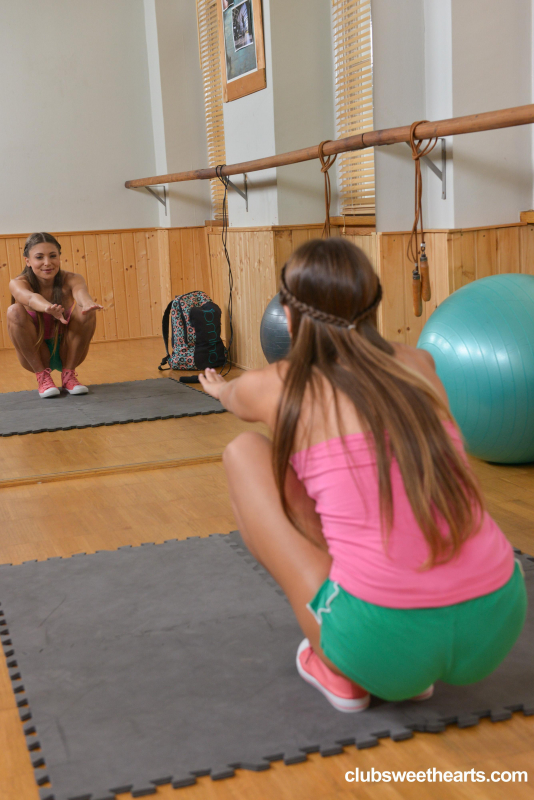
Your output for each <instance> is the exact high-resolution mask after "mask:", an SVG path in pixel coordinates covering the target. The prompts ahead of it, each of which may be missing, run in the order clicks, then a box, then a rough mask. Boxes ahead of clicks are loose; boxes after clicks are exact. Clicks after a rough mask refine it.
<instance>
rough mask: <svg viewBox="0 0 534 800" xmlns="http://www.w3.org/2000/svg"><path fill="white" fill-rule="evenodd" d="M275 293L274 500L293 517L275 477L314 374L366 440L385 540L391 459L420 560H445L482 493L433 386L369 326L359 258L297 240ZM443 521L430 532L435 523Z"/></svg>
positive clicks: (283, 467)
mask: <svg viewBox="0 0 534 800" xmlns="http://www.w3.org/2000/svg"><path fill="white" fill-rule="evenodd" d="M280 298H281V301H282V303H283V304H284V305H286V306H288V308H289V310H290V314H291V327H292V343H291V350H290V353H289V356H288V359H287V361H288V369H287V372H286V374H285V377H284V388H283V392H282V397H281V400H280V404H279V408H278V415H277V419H276V425H275V432H274V442H273V466H274V473H275V477H276V482H277V486H278V490H279V492H280V497H281V499H282V505H283V508H284V511H285V513H286V515H287V516H288V518H289V519H290V520H291V521H292V522H295V520H294V517H293V515H292V513H291V509H290V507H289V504H288V501H287V498H286V495H285V490H284V484H285V476H286V471H287V467H288V463H289V458H290V455H291V452H292V449H293V444H294V440H295V433H296V430H297V424H298V420H299V415H300V411H301V406H302V401H303V399H304V395H305V393H306V391H308V390H309V391H310V393H311V400H312V402H313V403H315V402H316V401H317V400H319V402H320V400H321V397H322V395H323V392H322V389H321V387H322V386H323V385H324V384H323V380H322V379H326V380H327V381H328V383H329V384H330V386H331V387H332V390H333V393H334V400H335V408H336V414H337V422H338V426H339V430H340V434H341V435H343V426H342V421H341V419H340V414H339V404H338V403H339V394H340V393H341V394H343V395H345V396H346V397H348V398H349V400H351V401H352V403H353V404H354V407H355V409H356V412H357V414H358V417H359V419H360V421H361V423H362V426H363V428H364V430H365V431H366V433H367V436H368V439H369V444H370V445H372V446H374V449H375V451H376V461H377V470H378V484H379V496H380V513H381V517H382V520H383V525H384V528H385V531H386V533H385V538H386V539H387V534H388V533H389V531H390V530H391V525H392V521H393V496H392V487H391V474H390V472H391V461H392V459H393V458H395V460H396V461H397V463H398V466H399V468H400V472H401V475H402V479H403V482H404V487H405V490H406V494H407V497H408V500H409V502H410V505H411V508H412V511H413V513H414V516H415V519H416V521H417V523H418V525H419V527H420V529H421V531H422V532H423V535H424V536H425V539H426V541H427V542H428V546H429V550H430V556H429V559H428V561H427V562H426V564H425V565H424V566H425V567H427V568H428V567H432V566H434V565H435V564H438V563H445V562H447V561H449V560H450V559H451V558H453V557H454V556H455V555H456V554H457V553H458V552H459V550H460V548H461V546H462V544H463V543H464V542H465V541H466V540H467V539H468V538H469V537H470V536H472V535H474V533H476V531H477V530H478V528H479V525H480V522H481V518H482V509H483V500H482V497H481V494H480V491H479V489H478V486H477V484H476V481H475V479H474V477H473V475H472V474H471V472H470V471H469V468H468V467H467V465H466V464H465V462H464V460H463V457H462V455H461V454H460V453H459V452H458V450H457V449H456V447H455V445H454V444H453V442H452V441H451V439H450V437H449V436H448V434H447V432H446V430H445V429H444V427H443V423H442V419H443V418H446V419H449V420H451V419H452V418H451V415H450V412H449V411H448V409H447V408H446V406H445V404H444V403H443V402H442V400H441V399H440V398H439V396H438V395H437V393H436V392H435V390H434V388H433V387H432V386H431V384H430V383H429V382H427V381H426V380H425V378H424V377H423V376H422V375H420V374H419V373H417V372H416V371H413V370H410V369H409V368H408V367H406V366H404V365H403V364H401V363H400V362H399V361H398V360H397V359H396V358H395V351H394V348H393V347H392V345H391V344H390V343H389V342H387V341H386V340H385V339H383V338H382V336H381V335H380V334H379V332H378V330H377V327H376V325H377V306H378V303H379V301H380V298H381V287H380V282H379V280H378V277H377V275H376V273H375V272H374V270H373V268H372V266H371V264H370V262H369V259H368V258H367V256H366V255H365V254H364V253H363V252H362V251H361V250H359V249H358V248H356V247H354V246H353V245H352V244H350V243H349V242H347V241H346V240H345V239H342V238H331V239H326V240H319V239H318V240H314V241H310V242H307V243H306V244H304V245H302V247H299V249H298V250H296V251H295V253H293V255H292V256H291V258H290V259H289V261H288V262H287V264H286V265H285V267H284V270H283V271H282V280H281V289H280ZM440 520H441V521H442V523H443V522H444V523H445V524H446V526H447V528H448V535H447V536H444V535H443V534H442V532H441V531H440V527H439V521H440Z"/></svg>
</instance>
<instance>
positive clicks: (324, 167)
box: [319, 139, 337, 239]
mask: <svg viewBox="0 0 534 800" xmlns="http://www.w3.org/2000/svg"><path fill="white" fill-rule="evenodd" d="M331 141H332V139H325V140H324V142H321V144H320V145H319V159H320V161H321V172H322V173H323V174H324V205H325V213H326V216H325V221H324V227H323V239H328V237H329V236H330V201H331V199H332V189H331V187H330V175H329V174H328V170H329V169H330V167H331V166H332V164H333V163H334V161H335V160H336V158H337V153H336V155H334V156H328V158H325V154H324V149H323V148H324V146H325V144H326V143H327V142H331Z"/></svg>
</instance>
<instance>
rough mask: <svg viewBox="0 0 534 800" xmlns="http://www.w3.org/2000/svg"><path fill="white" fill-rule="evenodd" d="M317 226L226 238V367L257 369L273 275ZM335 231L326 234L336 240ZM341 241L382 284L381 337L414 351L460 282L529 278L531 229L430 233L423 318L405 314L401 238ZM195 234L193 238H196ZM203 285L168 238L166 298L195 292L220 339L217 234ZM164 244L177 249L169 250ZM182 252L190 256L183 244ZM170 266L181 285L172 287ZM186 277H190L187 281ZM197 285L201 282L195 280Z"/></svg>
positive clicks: (407, 289)
mask: <svg viewBox="0 0 534 800" xmlns="http://www.w3.org/2000/svg"><path fill="white" fill-rule="evenodd" d="M321 228H322V226H321V225H310V226H298V227H295V228H289V227H279V228H277V227H273V228H270V229H249V230H239V229H236V230H232V229H230V231H229V232H228V251H229V254H230V258H231V261H232V270H233V275H234V313H233V322H234V344H233V347H232V360H233V361H234V363H236V364H237V365H239V366H241V367H245V368H247V369H256V368H260V367H262V366H264V365H265V359H264V356H263V353H262V351H261V346H260V338H259V330H260V323H261V318H262V316H263V312H264V310H265V307H266V306H267V303H268V302H269V301H270V300H271V298H272V297H273V296H274V295H275V294H276V292H277V291H278V281H279V278H280V270H281V268H282V266H283V265H284V263H285V262H286V261H287V259H288V258H289V256H290V255H291V253H292V252H293V251H294V250H295V249H296V248H297V247H298V246H299V245H301V244H303V243H304V242H306V241H309V240H310V239H314V238H319V237H320V235H321ZM342 230H343V229H342V228H339V227H336V228H333V229H332V233H333V234H334V235H336V234H337V235H342ZM353 230H354V229H352V230H351V232H350V233H347V234H345V235H346V238H347V239H348V240H349V241H351V242H352V243H353V244H355V245H356V246H357V247H360V248H361V249H362V250H363V251H364V252H365V253H366V254H367V256H368V257H369V259H370V261H371V263H372V264H373V266H374V267H375V269H376V271H377V273H378V274H379V276H380V279H381V281H382V286H383V290H384V300H383V302H382V304H381V308H380V311H379V319H378V322H379V328H380V331H381V333H382V334H383V335H384V336H385V337H386V338H387V339H391V340H393V341H399V342H405V343H407V344H410V345H416V344H417V340H418V338H419V335H420V333H421V330H422V328H423V326H424V324H425V323H426V321H427V320H428V318H429V317H430V315H431V314H432V312H433V311H434V310H435V309H436V307H437V306H438V305H439V304H440V303H442V302H443V300H445V299H446V298H447V297H448V296H449V294H450V293H451V292H452V291H454V290H455V289H457V288H459V287H460V286H462V285H464V284H465V283H467V282H469V281H471V280H475V279H477V278H481V277H485V276H486V275H493V274H497V273H499V272H524V273H529V274H534V225H526V224H520V225H513V226H509V225H508V226H500V227H491V228H484V229H477V230H472V231H448V230H442V231H431V232H428V233H427V235H426V242H427V253H428V258H429V262H430V282H431V290H432V299H431V300H430V302H428V303H424V304H423V315H422V316H421V317H419V318H417V317H415V316H414V313H413V309H412V286H411V269H412V267H411V264H410V263H409V262H408V260H407V258H406V247H407V243H408V237H409V233H408V232H403V231H401V232H398V233H378V234H377V233H374V232H369V233H367V234H361V233H358V234H356V233H353V232H352V231H353ZM198 235H200V234H198ZM206 235H207V239H208V251H207V252H206V258H208V259H209V280H207V279H206V267H205V266H204V261H203V256H202V255H201V256H200V257H198V258H197V260H196V261H195V259H194V258H192V256H190V257H189V258H190V259H192V260H189V261H188V260H187V257H185V256H183V255H181V253H182V251H181V250H180V247H183V246H184V244H183V243H184V242H188V243H189V242H191V241H192V240H191V236H192V234H191V232H190V231H189V232H187V234H185V233H184V232H180V233H178V232H171V233H170V234H169V237H170V242H171V272H172V275H173V294H179V293H182V292H181V291H180V289H181V288H182V287H183V290H184V291H186V290H189V291H190V290H191V289H194V288H203V289H204V290H205V291H207V292H208V294H209V293H210V288H208V287H211V296H212V297H213V299H214V300H215V302H216V303H218V305H220V306H221V308H222V309H223V336H224V337H225V338H226V339H227V337H228V335H229V331H228V317H227V304H228V266H227V264H226V260H225V258H224V252H223V249H222V244H221V232H220V229H217V228H209V229H206ZM172 242H176V243H178V242H179V243H180V244H179V245H178V244H172ZM186 249H188V251H189V252H191V245H190V244H187V245H186ZM178 264H181V266H180V267H179V270H181V272H180V273H179V274H180V275H183V278H179V279H178V280H181V281H182V282H181V283H177V282H176V281H177V278H176V277H174V276H176V275H178V272H177V270H178V266H177V265H178ZM191 276H194V278H191ZM204 280H205V281H206V282H205V283H202V282H203V281H204Z"/></svg>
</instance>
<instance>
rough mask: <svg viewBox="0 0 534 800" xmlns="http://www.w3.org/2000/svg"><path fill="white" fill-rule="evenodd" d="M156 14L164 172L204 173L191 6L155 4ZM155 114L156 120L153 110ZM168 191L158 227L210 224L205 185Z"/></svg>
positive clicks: (165, 0) (179, 1) (175, 0)
mask: <svg viewBox="0 0 534 800" xmlns="http://www.w3.org/2000/svg"><path fill="white" fill-rule="evenodd" d="M155 14H156V26H157V48H158V52H157V56H158V57H159V73H160V79H161V105H162V114H163V126H164V140H165V159H166V165H167V170H168V171H169V172H185V171H187V170H191V169H198V168H200V167H206V166H207V165H208V147H207V139H206V118H205V111H204V95H203V88H202V73H201V70H200V57H199V51H198V35H197V16H196V3H195V0H155ZM154 48H155V45H154V43H152V49H151V51H150V59H151V62H153V60H154V59H155V57H156V53H155V49H154ZM156 105H157V100H156ZM154 111H155V113H156V115H159V110H158V109H157V108H154ZM156 128H157V126H156ZM160 147H161V145H160ZM152 174H154V173H152ZM158 174H159V173H158ZM167 188H168V194H169V215H168V217H167V218H165V219H163V218H162V219H161V221H162V224H166V225H172V226H187V225H204V221H205V220H207V219H210V218H211V216H212V213H211V197H210V187H209V181H188V182H184V183H171V184H169V185H168V187H167ZM156 202H157V201H156V200H154V203H156Z"/></svg>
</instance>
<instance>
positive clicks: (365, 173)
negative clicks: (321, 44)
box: [332, 0, 375, 214]
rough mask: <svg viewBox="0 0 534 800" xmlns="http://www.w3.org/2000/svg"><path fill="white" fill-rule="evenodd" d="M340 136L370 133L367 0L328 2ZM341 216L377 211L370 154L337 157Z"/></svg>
mask: <svg viewBox="0 0 534 800" xmlns="http://www.w3.org/2000/svg"><path fill="white" fill-rule="evenodd" d="M332 18H333V31H334V76H335V104H336V128H337V135H338V137H340V138H341V137H345V136H353V135H354V134H357V133H363V132H364V131H370V130H372V129H373V63H372V40H371V2H370V0H332ZM337 161H338V177H339V192H340V201H341V213H342V214H360V213H363V212H364V211H367V213H372V212H373V211H374V206H375V174H374V153H373V151H372V150H363V151H360V152H358V151H355V152H351V153H341V154H340V155H339V156H338V159H337Z"/></svg>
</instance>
